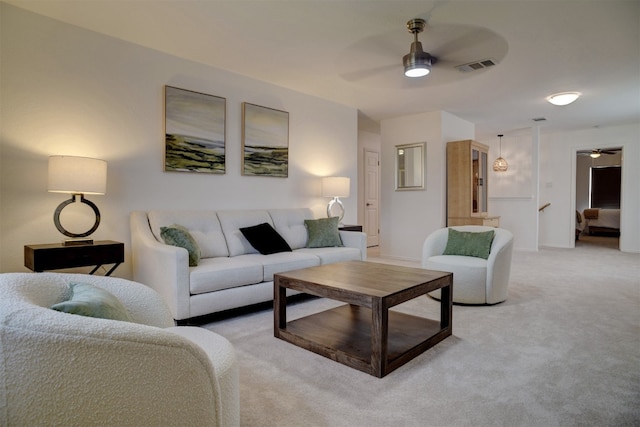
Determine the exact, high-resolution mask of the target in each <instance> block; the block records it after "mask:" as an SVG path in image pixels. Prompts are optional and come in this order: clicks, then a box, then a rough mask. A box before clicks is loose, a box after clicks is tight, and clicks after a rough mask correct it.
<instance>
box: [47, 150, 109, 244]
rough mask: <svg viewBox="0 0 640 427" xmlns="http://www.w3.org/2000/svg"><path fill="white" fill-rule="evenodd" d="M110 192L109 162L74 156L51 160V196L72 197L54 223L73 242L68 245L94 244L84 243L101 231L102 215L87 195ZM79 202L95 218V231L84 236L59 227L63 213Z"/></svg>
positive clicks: (53, 157) (55, 214)
mask: <svg viewBox="0 0 640 427" xmlns="http://www.w3.org/2000/svg"><path fill="white" fill-rule="evenodd" d="M106 189H107V162H106V161H104V160H99V159H91V158H88V157H75V156H51V157H49V192H52V193H69V194H71V198H70V199H69V200H65V201H64V202H62V203H60V205H59V206H58V207H57V208H56V211H55V213H54V214H53V223H54V224H55V225H56V228H57V229H58V231H60V232H61V233H62V234H64V235H65V236H68V237H71V238H72V239H73V240H66V241H65V242H64V244H65V245H74V244H92V243H93V240H91V239H85V237H87V236H89V235H91V233H93V232H94V231H96V230H97V229H98V226H99V225H100V211H99V210H98V207H97V206H96V205H95V204H94V203H92V202H91V201H89V200H87V199H85V197H84V195H85V194H105V192H106ZM74 202H80V203H84V204H86V205H89V206H90V207H91V209H93V212H95V214H96V221H95V224H94V225H93V227H91V229H89V230H88V231H86V232H84V233H72V232H70V231H68V230H66V229H65V228H64V227H63V226H62V224H61V223H60V212H62V209H64V208H65V206H67V205H69V204H71V203H74Z"/></svg>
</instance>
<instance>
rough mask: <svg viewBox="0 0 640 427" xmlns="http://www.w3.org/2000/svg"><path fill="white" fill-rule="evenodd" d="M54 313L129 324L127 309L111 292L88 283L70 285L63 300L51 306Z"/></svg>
mask: <svg viewBox="0 0 640 427" xmlns="http://www.w3.org/2000/svg"><path fill="white" fill-rule="evenodd" d="M51 308H52V309H54V310H56V311H61V312H63V313H69V314H79V315H81V316H87V317H97V318H101V319H110V320H122V321H127V322H130V321H131V319H130V318H129V314H128V313H127V309H126V308H125V307H124V305H123V304H122V303H121V302H120V300H119V299H118V298H116V297H115V295H113V294H112V293H111V292H107V291H105V290H104V289H101V288H98V287H97V286H93V285H90V284H88V283H72V284H71V285H69V290H68V291H67V293H66V295H65V300H64V301H61V302H59V303H57V304H54V305H52V306H51Z"/></svg>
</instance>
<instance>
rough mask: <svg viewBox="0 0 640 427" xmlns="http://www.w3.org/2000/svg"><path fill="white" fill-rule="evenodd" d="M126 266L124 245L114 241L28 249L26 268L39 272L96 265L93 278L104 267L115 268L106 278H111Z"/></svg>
mask: <svg viewBox="0 0 640 427" xmlns="http://www.w3.org/2000/svg"><path fill="white" fill-rule="evenodd" d="M122 262H124V243H121V242H114V241H112V240H99V241H96V242H95V243H89V244H84V245H72V246H66V245H64V244H60V243H48V244H41V245H25V247H24V266H25V267H27V268H28V269H29V270H32V271H37V272H42V271H45V270H60V269H63V268H75V267H86V266H90V265H95V268H94V269H93V270H92V271H91V273H90V274H93V273H95V272H96V271H98V268H100V267H101V266H102V265H103V264H114V265H113V267H111V269H110V270H109V271H107V272H106V274H105V276H109V275H111V273H113V271H114V270H115V269H116V268H118V266H119V265H120V264H121V263H122Z"/></svg>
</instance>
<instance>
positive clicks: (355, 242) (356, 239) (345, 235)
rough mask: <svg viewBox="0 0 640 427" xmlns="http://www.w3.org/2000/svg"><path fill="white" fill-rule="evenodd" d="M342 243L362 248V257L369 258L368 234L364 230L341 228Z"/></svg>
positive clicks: (364, 259) (363, 258)
mask: <svg viewBox="0 0 640 427" xmlns="http://www.w3.org/2000/svg"><path fill="white" fill-rule="evenodd" d="M340 239H341V240H342V244H343V245H345V246H347V247H349V248H357V249H360V257H361V258H360V259H361V260H362V261H366V260H367V234H366V233H364V232H362V231H344V230H340Z"/></svg>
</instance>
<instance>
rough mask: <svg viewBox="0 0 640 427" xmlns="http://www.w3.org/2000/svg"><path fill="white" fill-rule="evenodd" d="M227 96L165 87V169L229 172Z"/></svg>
mask: <svg viewBox="0 0 640 427" xmlns="http://www.w3.org/2000/svg"><path fill="white" fill-rule="evenodd" d="M225 113H226V99H225V98H220V97H218V96H213V95H206V94H204V93H198V92H192V91H190V90H185V89H178V88H175V87H171V86H165V155H164V170H165V171H178V172H205V173H216V174H223V173H225Z"/></svg>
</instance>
